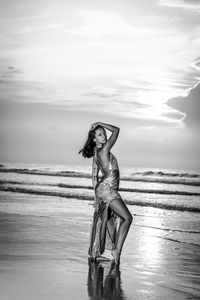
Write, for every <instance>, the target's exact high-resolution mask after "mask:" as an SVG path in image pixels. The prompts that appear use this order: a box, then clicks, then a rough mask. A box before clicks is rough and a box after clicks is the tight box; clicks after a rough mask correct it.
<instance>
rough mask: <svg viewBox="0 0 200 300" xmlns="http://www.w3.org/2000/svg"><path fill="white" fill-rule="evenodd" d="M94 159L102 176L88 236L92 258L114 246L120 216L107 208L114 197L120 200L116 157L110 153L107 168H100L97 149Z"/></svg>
mask: <svg viewBox="0 0 200 300" xmlns="http://www.w3.org/2000/svg"><path fill="white" fill-rule="evenodd" d="M95 150H96V149H95ZM94 159H95V161H96V163H97V165H98V167H99V168H100V170H101V172H102V178H101V180H100V181H99V182H98V184H97V186H96V188H95V201H96V204H97V205H98V209H97V210H95V212H94V215H93V222H92V228H91V236H90V247H89V255H90V257H92V258H95V257H98V256H100V255H101V254H102V253H103V252H104V250H105V249H113V248H114V247H115V242H116V235H117V228H118V226H119V222H120V218H119V217H118V216H117V215H116V214H115V213H113V212H112V211H111V210H110V209H109V204H110V203H111V201H113V200H116V199H121V200H122V198H121V196H120V194H119V193H118V188H119V167H118V163H117V159H116V157H115V156H114V155H113V154H112V153H110V160H109V164H108V167H107V168H102V166H101V163H100V158H99V155H98V154H97V150H96V151H95V152H94ZM122 201H123V200H122Z"/></svg>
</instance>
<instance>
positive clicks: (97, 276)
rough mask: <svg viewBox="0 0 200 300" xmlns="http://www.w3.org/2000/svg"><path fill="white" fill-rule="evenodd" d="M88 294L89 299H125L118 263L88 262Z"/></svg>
mask: <svg viewBox="0 0 200 300" xmlns="http://www.w3.org/2000/svg"><path fill="white" fill-rule="evenodd" d="M87 286H88V296H89V297H90V299H91V300H97V299H98V300H101V299H102V300H103V299H104V300H107V299H108V300H117V299H118V300H125V299H126V298H125V296H124V292H123V290H122V287H121V276H120V270H119V265H118V264H110V265H108V264H107V263H106V265H105V266H103V264H102V263H93V262H89V270H88V282H87Z"/></svg>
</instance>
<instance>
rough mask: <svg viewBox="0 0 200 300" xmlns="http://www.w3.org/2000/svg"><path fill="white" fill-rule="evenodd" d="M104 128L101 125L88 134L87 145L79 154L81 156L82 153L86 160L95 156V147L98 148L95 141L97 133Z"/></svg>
mask: <svg viewBox="0 0 200 300" xmlns="http://www.w3.org/2000/svg"><path fill="white" fill-rule="evenodd" d="M99 128H102V129H104V128H103V127H102V126H101V125H97V126H96V127H95V128H94V129H92V130H90V131H89V132H88V137H87V140H86V142H85V145H84V146H83V148H82V149H81V150H80V151H79V152H78V153H79V154H80V153H81V154H82V155H83V157H84V158H90V157H92V156H94V152H93V151H94V147H95V146H96V143H95V141H93V139H94V138H95V132H96V130H97V129H99Z"/></svg>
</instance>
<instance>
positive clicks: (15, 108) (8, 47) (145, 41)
mask: <svg viewBox="0 0 200 300" xmlns="http://www.w3.org/2000/svg"><path fill="white" fill-rule="evenodd" d="M0 36H1V39H0V162H2V163H3V162H18V163H21V162H24V163H29V162H30V163H53V164H56V163H57V164H77V165H80V164H82V165H84V164H86V165H90V164H91V160H88V159H84V158H83V157H82V156H81V155H79V154H78V151H79V150H80V149H81V148H82V146H83V144H84V143H85V141H86V138H87V134H88V130H89V128H90V125H91V124H92V123H94V122H104V123H109V124H113V125H115V126H118V127H120V134H119V137H118V140H117V143H116V144H115V145H114V146H113V148H112V150H111V152H112V153H113V154H115V155H116V156H117V158H118V162H119V165H120V166H122V167H125V166H130V167H143V168H169V169H180V170H186V169H187V170H188V169H189V170H200V160H199V157H200V140H199V130H200V1H199V0H148V1H146V0H140V1H136V0H124V1H119V0H106V1H105V0H101V1H97V0H92V1H91V0H85V1H81V0H73V1H69V0H59V1H55V0H48V1H47V0H29V1H26V0H0ZM107 134H108V137H109V136H110V134H111V133H110V132H109V131H107Z"/></svg>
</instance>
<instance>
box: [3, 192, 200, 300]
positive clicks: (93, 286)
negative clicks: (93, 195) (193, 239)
mask: <svg viewBox="0 0 200 300" xmlns="http://www.w3.org/2000/svg"><path fill="white" fill-rule="evenodd" d="M129 209H130V211H131V213H132V214H133V218H134V221H133V224H132V226H131V229H130V232H129V235H128V238H127V240H126V243H125V246H124V250H123V254H122V257H121V264H120V266H119V268H118V267H116V266H115V265H113V264H112V262H103V263H99V264H89V263H88V255H87V253H88V244H89V236H90V227H91V221H92V214H93V207H92V205H91V201H81V200H79V201H77V200H76V199H62V198H59V197H58V198H56V197H52V198H51V197H47V196H43V197H41V196H37V195H27V194H20V193H6V192H1V194H0V222H1V225H0V244H1V248H0V290H1V299H2V300H14V299H15V300H18V299H20V300H23V299H29V300H31V299H41V300H45V299H70V300H77V299H81V300H86V299H123V300H125V299H126V300H128V299H137V300H138V299H180V300H184V299H200V285H199V283H200V251H199V250H200V246H199V245H198V244H195V243H193V244H192V243H190V242H188V241H187V239H185V241H184V242H178V239H177V237H176V239H175V235H176V234H179V235H180V234H181V233H180V230H177V232H176V228H177V229H178V228H179V229H180V228H182V229H184V232H186V231H187V230H189V227H190V226H193V228H194V227H195V226H196V229H198V228H199V227H198V226H199V218H198V216H199V214H197V216H196V219H194V214H193V215H191V216H192V217H191V219H190V214H189V213H187V218H184V219H183V217H184V216H183V214H184V212H180V211H179V212H178V211H176V212H174V211H169V210H168V211H167V210H161V209H159V208H151V207H137V206H134V205H132V206H129ZM167 224H171V226H172V227H173V228H175V230H174V231H173V232H170V231H169V230H166V228H168V227H167ZM183 224H184V225H183ZM191 224H192V225H191ZM187 226H189V227H188V228H186V227H187ZM184 227H185V228H184ZM182 234H184V233H182ZM193 234H198V232H197V231H196V232H194V233H193ZM106 255H107V256H108V257H111V256H110V253H109V252H107V253H106Z"/></svg>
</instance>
